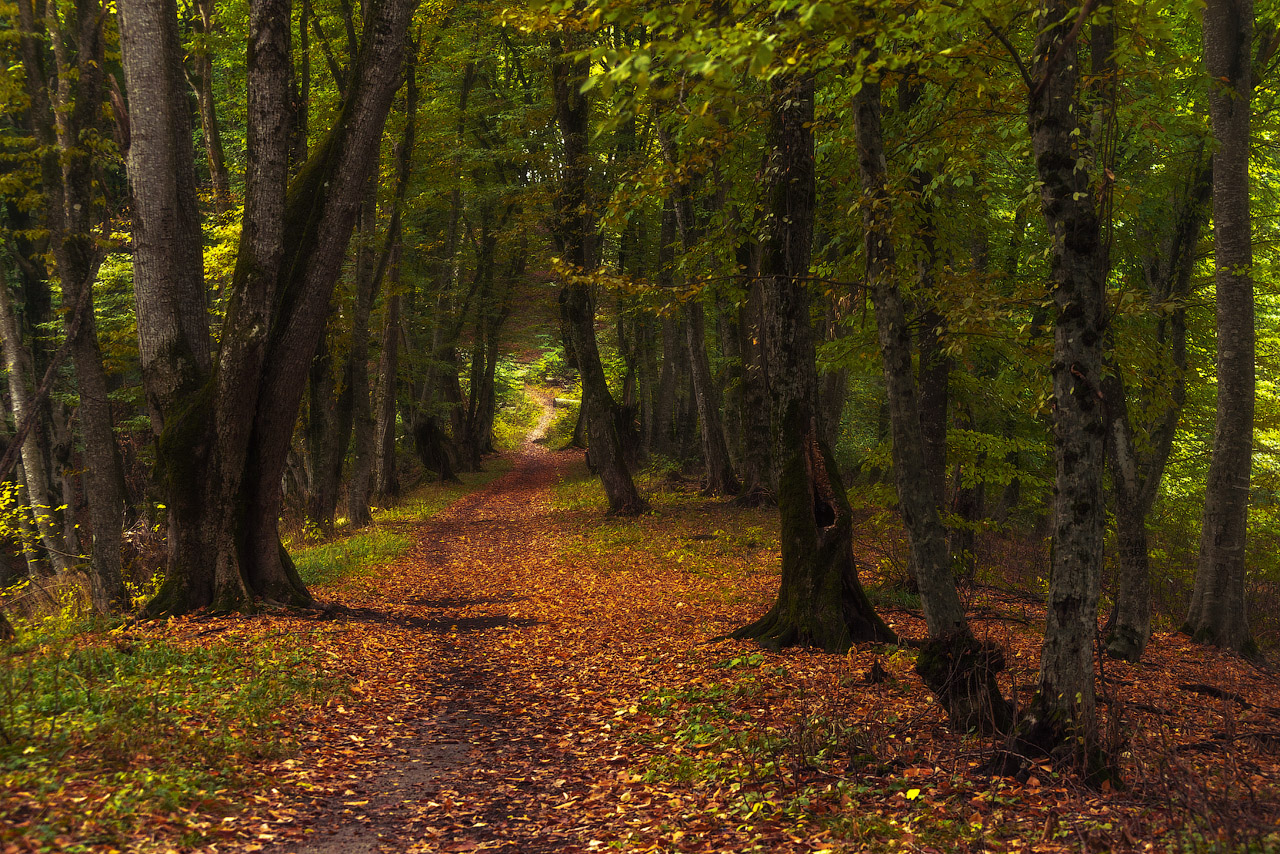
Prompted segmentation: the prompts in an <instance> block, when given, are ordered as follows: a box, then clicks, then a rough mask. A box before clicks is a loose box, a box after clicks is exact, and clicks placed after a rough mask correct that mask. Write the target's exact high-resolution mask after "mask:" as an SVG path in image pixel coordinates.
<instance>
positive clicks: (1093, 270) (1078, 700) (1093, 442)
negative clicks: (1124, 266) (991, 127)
mask: <svg viewBox="0 0 1280 854" xmlns="http://www.w3.org/2000/svg"><path fill="white" fill-rule="evenodd" d="M1040 11H1041V17H1040V21H1041V22H1043V29H1042V30H1041V31H1040V32H1039V34H1038V35H1037V37H1036V44H1035V51H1034V56H1035V64H1034V67H1033V74H1032V79H1033V80H1034V81H1036V82H1035V85H1034V87H1033V89H1032V91H1031V93H1030V97H1029V99H1028V105H1027V119H1028V125H1029V129H1030V133H1031V143H1032V150H1033V153H1034V156H1035V162H1036V170H1037V173H1038V175H1039V177H1040V181H1041V183H1042V186H1041V191H1040V198H1041V207H1042V211H1043V215H1044V220H1045V227H1046V230H1047V231H1048V233H1049V235H1050V238H1051V240H1052V251H1051V257H1050V270H1051V278H1050V284H1051V288H1052V296H1053V301H1054V306H1055V309H1056V313H1055V316H1054V343H1053V362H1052V364H1051V366H1050V372H1051V374H1052V377H1053V402H1054V410H1053V426H1054V431H1053V432H1054V461H1055V465H1056V474H1055V480H1054V487H1055V488H1054V499H1053V551H1052V557H1051V569H1050V573H1051V575H1050V580H1049V601H1048V615H1047V621H1046V626H1045V640H1044V646H1043V649H1042V652H1041V659H1040V680H1039V686H1038V689H1037V693H1036V695H1035V698H1034V699H1033V701H1032V704H1031V707H1030V709H1029V710H1028V712H1027V714H1026V715H1025V716H1024V718H1023V720H1022V722H1021V724H1020V727H1019V734H1018V742H1019V743H1020V744H1021V745H1022V747H1023V748H1024V749H1023V752H1024V753H1025V752H1026V750H1033V751H1035V750H1039V751H1048V752H1055V753H1058V752H1060V753H1063V754H1066V755H1067V756H1069V757H1071V758H1073V759H1074V760H1075V761H1076V762H1077V763H1078V764H1080V765H1081V766H1083V767H1085V768H1087V769H1088V770H1089V771H1090V772H1093V771H1097V770H1098V769H1097V767H1096V765H1095V764H1094V763H1095V762H1096V761H1097V758H1098V757H1097V753H1096V745H1097V715H1096V708H1095V700H1094V673H1093V653H1094V645H1095V641H1096V639H1097V635H1098V583H1099V577H1100V574H1101V569H1102V554H1103V531H1104V523H1105V519H1106V512H1105V504H1104V500H1103V495H1102V469H1103V465H1104V463H1105V459H1104V456H1103V441H1102V440H1103V432H1104V426H1103V418H1102V400H1101V398H1102V393H1101V388H1102V380H1103V371H1102V341H1103V333H1104V329H1105V325H1106V319H1105V314H1104V308H1105V304H1104V283H1105V279H1106V269H1105V268H1106V255H1105V246H1104V244H1103V242H1102V233H1101V227H1100V224H1099V220H1098V215H1097V212H1096V211H1095V209H1094V201H1093V199H1094V189H1093V187H1092V186H1091V185H1090V181H1089V170H1088V169H1087V168H1082V166H1081V164H1080V162H1079V161H1080V158H1079V153H1078V151H1077V148H1078V145H1077V137H1078V136H1079V135H1080V134H1081V133H1082V132H1084V131H1085V128H1083V127H1082V126H1081V125H1080V123H1079V121H1078V116H1077V114H1076V105H1077V103H1078V98H1077V96H1078V81H1079V76H1080V71H1079V65H1078V62H1079V59H1078V50H1077V43H1076V40H1075V35H1076V31H1075V30H1073V29H1072V23H1073V21H1074V20H1075V18H1076V11H1077V10H1076V9H1075V7H1073V6H1072V5H1071V4H1070V3H1069V2H1066V0H1042V2H1041V4H1040Z"/></svg>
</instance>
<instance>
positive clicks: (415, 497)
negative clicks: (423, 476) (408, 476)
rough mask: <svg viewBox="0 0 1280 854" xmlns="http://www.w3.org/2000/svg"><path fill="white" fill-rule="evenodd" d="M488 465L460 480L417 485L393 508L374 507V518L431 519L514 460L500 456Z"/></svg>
mask: <svg viewBox="0 0 1280 854" xmlns="http://www.w3.org/2000/svg"><path fill="white" fill-rule="evenodd" d="M485 466H487V468H486V469H485V471H475V472H463V473H461V474H459V475H458V479H459V480H460V481H461V483H440V482H439V481H433V482H431V483H424V484H421V485H419V486H416V487H414V488H413V489H412V490H410V491H409V492H407V493H406V494H405V495H404V496H402V497H401V499H400V501H398V502H397V503H396V504H394V505H392V506H391V507H377V508H374V510H373V521H374V522H375V523H378V524H387V525H395V524H401V523H412V522H421V521H423V520H425V519H430V518H431V517H432V516H434V515H436V514H437V513H439V512H440V511H441V510H443V509H444V508H446V507H448V506H449V505H450V504H452V503H453V502H455V501H457V500H458V499H459V498H461V497H463V496H464V495H467V494H468V493H471V492H475V491H476V490H477V489H480V488H481V487H484V486H487V485H488V484H490V483H492V482H493V481H495V480H497V479H498V478H500V477H502V476H503V475H504V474H506V473H507V472H509V471H511V461H510V460H508V459H505V458H501V457H499V458H497V459H491V460H486V461H485Z"/></svg>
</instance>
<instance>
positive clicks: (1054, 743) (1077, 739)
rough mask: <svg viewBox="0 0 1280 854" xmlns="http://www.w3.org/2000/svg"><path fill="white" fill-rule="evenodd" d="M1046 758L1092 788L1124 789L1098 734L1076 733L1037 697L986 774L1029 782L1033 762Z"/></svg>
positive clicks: (1038, 695)
mask: <svg viewBox="0 0 1280 854" xmlns="http://www.w3.org/2000/svg"><path fill="white" fill-rule="evenodd" d="M1045 759H1047V760H1049V761H1050V762H1051V763H1052V764H1053V765H1054V767H1057V768H1074V769H1075V770H1076V771H1077V772H1078V773H1079V774H1080V776H1081V778H1082V779H1083V780H1084V782H1085V784H1086V785H1088V786H1090V787H1092V788H1095V789H1101V788H1102V787H1103V786H1104V784H1105V785H1108V786H1110V787H1111V788H1113V789H1121V788H1124V781H1123V780H1122V779H1121V777H1120V772H1119V770H1118V769H1117V768H1116V767H1115V765H1114V764H1113V763H1112V762H1111V761H1110V758H1109V757H1108V756H1107V755H1106V753H1105V752H1104V751H1103V750H1102V749H1101V747H1099V745H1098V737H1097V733H1095V732H1078V731H1076V728H1075V727H1073V726H1072V725H1071V723H1070V722H1069V721H1068V720H1067V719H1066V715H1065V714H1064V713H1063V712H1062V710H1061V709H1056V708H1052V707H1049V706H1048V705H1047V704H1046V703H1045V702H1044V700H1043V698H1042V696H1041V695H1040V694H1037V695H1036V696H1035V697H1034V698H1033V699H1032V701H1031V705H1030V706H1029V707H1028V708H1027V709H1026V710H1025V711H1024V712H1023V715H1022V717H1021V719H1019V720H1018V722H1017V723H1016V725H1015V726H1014V729H1013V732H1012V733H1010V735H1009V740H1008V743H1007V744H1006V746H1005V748H1004V749H1003V750H1001V751H1000V752H998V753H997V754H996V755H995V756H993V757H992V758H991V760H990V761H989V762H988V763H987V764H986V766H985V767H984V768H983V771H984V772H985V773H987V774H997V775H1001V776H1006V777H1016V778H1018V779H1026V777H1027V775H1028V774H1029V773H1030V770H1031V763H1033V762H1036V761H1041V760H1045Z"/></svg>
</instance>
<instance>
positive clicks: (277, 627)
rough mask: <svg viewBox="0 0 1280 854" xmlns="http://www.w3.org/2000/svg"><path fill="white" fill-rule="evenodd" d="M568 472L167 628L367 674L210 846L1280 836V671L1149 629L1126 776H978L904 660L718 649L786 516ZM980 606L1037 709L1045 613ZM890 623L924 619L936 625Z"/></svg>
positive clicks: (699, 846)
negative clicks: (622, 495) (279, 603)
mask: <svg viewBox="0 0 1280 854" xmlns="http://www.w3.org/2000/svg"><path fill="white" fill-rule="evenodd" d="M576 465H577V464H576V462H574V463H571V461H570V458H569V457H567V456H564V455H561V456H553V455H549V454H546V453H543V452H539V453H534V454H531V455H529V456H526V457H524V458H523V459H522V460H521V461H520V462H519V464H518V465H517V467H516V469H515V470H513V471H512V472H511V473H510V474H509V475H507V476H506V477H505V478H504V479H503V480H502V481H500V482H498V483H495V484H493V485H491V486H490V487H489V488H487V489H486V490H485V491H483V492H480V493H476V494H472V495H469V496H466V497H464V498H461V499H460V500H459V501H458V502H457V503H456V504H454V505H453V506H452V507H450V508H449V509H448V510H447V511H445V512H444V513H443V514H442V515H440V516H439V517H437V518H434V519H432V520H430V521H427V522H422V523H416V524H415V523H413V522H412V521H411V520H410V521H403V522H401V524H403V525H405V526H408V527H409V529H411V530H413V531H414V532H415V536H416V545H414V546H413V547H411V548H410V550H409V551H408V552H407V553H406V554H405V555H404V556H403V557H402V558H400V559H399V560H398V561H397V562H396V563H394V564H392V565H391V566H388V567H385V568H383V569H382V570H380V571H378V572H376V573H372V574H369V575H364V576H361V577H359V578H357V579H354V580H353V581H351V582H350V583H348V584H346V585H344V586H340V587H337V588H328V589H324V590H321V591H319V592H320V593H321V595H322V596H324V595H329V596H333V597H336V599H337V601H338V602H339V603H340V604H341V606H342V607H341V609H337V610H335V611H334V612H333V614H332V615H329V616H325V617H317V616H308V617H304V616H297V615H292V616H274V617H271V618H269V619H262V618H238V619H226V620H215V621H204V622H203V623H197V622H184V621H176V622H175V623H173V624H171V625H170V626H169V627H168V628H166V629H163V631H164V632H166V633H168V634H169V635H170V636H173V637H177V638H182V637H184V636H186V637H190V638H191V639H192V642H199V641H198V638H197V634H198V633H199V632H201V631H205V630H207V629H209V628H211V627H219V628H225V631H224V632H223V634H224V635H228V636H230V637H232V638H239V639H241V641H242V642H245V643H248V642H250V641H251V639H252V638H255V637H261V636H265V635H271V634H273V633H275V634H277V635H279V634H284V635H287V636H289V637H290V638H294V639H296V640H297V642H298V643H305V644H308V645H313V646H314V647H315V648H316V649H317V650H318V652H319V656H320V657H321V658H322V659H323V660H325V661H327V662H329V666H330V668H331V670H332V671H333V674H334V675H335V676H339V677H340V678H341V679H342V680H343V682H344V683H345V685H346V686H347V687H346V688H344V689H343V690H341V691H339V692H337V693H335V694H334V695H332V696H331V697H329V698H328V699H327V702H325V703H323V704H322V705H320V706H319V707H318V708H316V709H314V710H309V711H307V712H306V714H305V716H303V717H300V718H298V719H297V720H292V721H289V725H290V726H291V727H292V728H293V732H294V736H295V738H296V739H297V740H298V741H299V742H300V743H301V745H302V746H301V748H300V749H299V751H298V752H297V753H296V754H295V755H293V756H290V757H288V758H286V759H282V760H274V761H272V760H263V761H261V762H258V763H257V764H256V765H254V767H252V768H248V769H246V771H247V772H249V773H253V774H256V775H259V776H260V777H261V778H262V779H266V780H270V781H271V785H270V787H269V788H264V789H262V790H261V791H259V792H255V793H252V794H250V795H248V796H240V797H241V800H240V801H239V803H238V804H237V803H236V801H235V800H234V799H235V798H236V797H237V796H236V795H235V794H233V793H227V794H226V795H224V797H223V799H222V804H221V805H220V806H219V805H207V806H206V808H205V809H206V812H205V815H206V816H208V818H206V819H203V821H204V822H205V824H206V827H205V828H204V829H203V830H202V832H203V834H204V838H205V840H206V843H205V844H206V845H207V846H209V848H208V850H211V851H212V850H213V849H214V847H216V850H217V851H219V852H225V851H228V850H234V849H236V848H238V849H240V850H246V851H248V850H264V849H265V850H269V851H273V852H289V851H307V850H309V849H310V848H311V846H312V845H313V844H314V841H315V840H320V839H324V840H340V841H341V845H344V846H347V847H351V848H354V847H356V846H357V844H360V845H365V846H366V847H367V848H375V849H381V850H384V851H388V852H390V851H396V852H400V851H404V852H426V851H481V850H484V851H507V852H517V851H518V852H548V854H550V852H577V851H600V850H611V849H621V850H626V851H664V852H670V851H686V852H694V851H696V852H718V851H723V852H740V851H751V850H760V851H796V852H801V851H806V852H808V851H813V852H834V851H842V850H863V849H868V848H872V849H889V848H901V849H904V850H920V851H946V852H948V854H962V852H966V851H979V850H1008V851H1015V850H1026V851H1032V850H1034V851H1074V850H1080V849H1081V848H1082V847H1084V846H1090V847H1094V848H1103V847H1105V848H1109V849H1112V850H1123V849H1141V848H1144V847H1145V846H1147V845H1148V844H1154V845H1156V846H1157V847H1164V846H1165V845H1166V844H1167V843H1168V844H1173V843H1176V842H1178V841H1179V840H1181V839H1183V838H1186V837H1185V833H1186V827H1185V826H1186V824H1187V823H1188V822H1190V823H1191V830H1192V831H1193V832H1197V833H1200V834H1201V836H1202V837H1208V836H1209V835H1210V834H1212V833H1213V832H1216V831H1217V830H1218V829H1221V828H1222V827H1223V826H1225V825H1224V822H1234V823H1235V824H1234V825H1233V826H1234V827H1237V828H1242V829H1243V828H1247V829H1248V832H1251V833H1255V834H1259V837H1258V838H1261V837H1262V835H1265V833H1267V832H1274V831H1275V824H1274V823H1275V819H1276V816H1277V815H1280V810H1278V809H1277V807H1276V803H1275V792H1276V790H1277V782H1278V781H1280V761H1278V760H1280V757H1278V756H1277V752H1278V751H1277V750H1275V749H1274V748H1272V747H1268V746H1267V744H1266V743H1265V739H1262V738H1261V736H1258V737H1253V736H1250V737H1245V736H1247V735H1249V734H1250V733H1265V732H1267V731H1269V730H1273V729H1277V728H1280V727H1277V726H1276V725H1275V723H1274V721H1273V720H1272V716H1271V714H1270V713H1269V712H1268V711H1267V710H1268V709H1272V708H1276V707H1280V693H1278V692H1277V690H1276V686H1275V684H1274V681H1273V680H1272V679H1271V678H1270V676H1268V675H1265V674H1257V673H1256V672H1255V671H1253V670H1252V669H1251V668H1250V667H1249V666H1248V665H1242V664H1241V663H1240V662H1238V661H1237V660H1235V659H1232V658H1229V657H1226V656H1222V655H1220V654H1218V653H1216V652H1214V651H1212V650H1204V649H1202V648H1200V647H1194V648H1193V647H1191V646H1190V645H1189V644H1188V643H1186V642H1185V641H1184V640H1183V639H1181V638H1180V637H1179V636H1176V635H1160V636H1157V637H1156V638H1155V639H1154V640H1153V642H1152V645H1151V648H1150V651H1149V653H1148V659H1147V660H1146V661H1145V662H1144V663H1143V664H1140V665H1134V666H1130V665H1115V664H1109V665H1108V671H1107V672H1108V676H1109V678H1110V681H1108V682H1107V683H1105V684H1104V686H1103V687H1104V688H1105V691H1104V693H1103V697H1104V701H1105V705H1104V710H1105V712H1106V715H1108V716H1110V717H1109V718H1108V720H1109V721H1110V722H1111V723H1113V724H1114V726H1115V731H1116V732H1117V733H1118V734H1119V735H1118V736H1117V740H1116V742H1115V744H1114V745H1113V746H1112V749H1114V750H1115V751H1116V754H1117V755H1118V756H1120V757H1121V760H1122V762H1123V765H1124V768H1123V770H1124V773H1125V777H1126V779H1128V780H1130V781H1132V788H1131V789H1129V790H1128V791H1125V792H1112V793H1098V792H1093V791H1090V790H1087V789H1083V788H1081V787H1080V786H1079V785H1078V784H1077V783H1076V782H1075V781H1074V779H1073V778H1072V777H1071V776H1070V775H1069V774H1064V773H1062V772H1060V771H1058V770H1056V769H1053V768H1051V767H1049V766H1047V765H1042V766H1037V767H1035V768H1034V769H1033V770H1032V771H1031V772H1030V773H1029V774H1028V775H1027V776H1026V777H1025V778H1024V779H1021V780H1015V779H1006V778H994V779H993V778H988V777H984V776H982V775H981V774H980V773H979V771H980V768H981V766H982V764H983V762H984V761H985V759H986V758H987V757H988V756H989V755H990V752H991V749H992V745H991V744H990V743H989V742H988V741H985V740H983V739H979V738H976V737H967V736H957V735H956V734H954V733H951V732H950V731H948V730H947V728H946V726H945V722H944V720H943V717H942V715H941V713H940V712H939V710H938V708H937V706H936V704H935V703H934V702H933V701H932V699H931V697H930V696H929V694H928V692H927V691H926V690H925V689H924V687H923V686H922V685H921V684H920V683H919V680H918V679H917V678H916V676H915V674H914V671H913V667H914V655H913V653H912V652H911V651H910V650H908V649H897V650H894V649H882V648H876V647H864V648H859V649H855V650H852V651H851V652H850V653H849V654H848V655H847V656H829V655H822V654H818V653H814V652H810V651H805V650H790V651H787V652H785V653H783V654H772V653H767V652H764V651H762V650H760V649H758V648H757V647H755V646H752V645H749V644H743V643H739V642H735V641H718V642H714V643H712V642H708V638H711V637H715V636H719V635H722V634H724V633H725V632H726V631H728V630H729V629H732V628H733V627H735V626H737V625H741V624H742V623H745V622H747V621H748V620H749V619H751V618H753V617H755V616H758V614H759V613H760V612H761V611H762V609H764V608H765V607H767V606H768V604H769V603H770V602H771V600H772V597H773V595H774V592H775V590H776V585H777V565H778V560H777V552H776V543H775V539H776V536H775V535H773V534H771V533H770V531H772V530H773V522H772V521H771V517H770V514H768V513H767V512H765V511H756V510H742V509H736V508H732V507H728V506H725V505H723V504H717V503H713V502H709V501H706V500H705V499H702V498H700V497H698V496H696V495H694V494H693V493H692V491H689V492H682V493H676V494H674V495H671V496H667V497H664V498H663V499H662V500H660V501H658V502H657V506H658V510H657V512H655V513H654V514H651V515H649V516H645V517H641V518H640V519H635V520H602V518H601V516H600V511H599V507H600V506H601V505H600V503H599V502H597V501H595V500H590V501H586V502H583V501H580V500H577V499H575V500H574V501H568V502H566V501H562V500H552V494H551V487H552V484H553V482H554V481H555V479H556V478H557V477H563V476H566V473H568V472H570V471H572V470H573V468H571V466H573V467H576ZM589 491H590V490H589V488H588V487H583V486H574V487H573V488H572V490H570V493H569V494H570V495H575V496H577V495H584V494H588V493H589ZM978 600H979V601H977V602H975V608H981V609H982V611H983V613H987V614H991V615H995V616H994V617H993V618H992V619H989V620H986V621H985V622H984V623H983V626H984V627H985V630H986V632H987V636H988V637H989V638H990V639H992V640H995V641H997V642H999V643H1001V644H1002V645H1004V646H1005V647H1006V649H1008V650H1010V652H1011V654H1010V655H1009V656H1008V660H1009V661H1011V662H1012V666H1011V668H1010V671H1009V672H1008V673H1007V674H1004V675H1005V677H1006V682H1005V683H1004V685H1003V687H1004V690H1005V691H1006V693H1009V692H1012V691H1013V690H1014V688H1015V686H1016V687H1017V690H1018V692H1019V695H1020V696H1021V697H1022V699H1023V700H1025V699H1026V697H1027V694H1026V691H1027V689H1028V686H1031V685H1033V684H1034V681H1035V672H1036V666H1037V659H1038V647H1039V641H1040V636H1039V634H1038V625H1037V624H1038V620H1037V619H1036V618H1035V616H1034V614H1035V611H1034V605H1029V604H1028V603H1027V602H1026V601H1024V600H1023V599H1021V598H1019V597H1016V596H1011V595H1005V594H997V593H993V592H989V591H983V592H981V593H980V594H979V596H978ZM886 613H887V615H888V616H889V617H890V618H891V619H892V620H893V622H894V624H895V626H896V628H897V629H898V631H900V632H902V633H904V634H905V635H906V636H909V637H911V636H915V637H920V636H922V635H923V626H922V621H921V620H920V618H919V616H918V615H917V614H915V613H912V612H910V611H908V610H904V609H901V608H889V609H886ZM1001 614H1011V615H1018V614H1021V615H1022V617H1020V618H1019V619H1016V620H1003V619H996V618H995V617H998V616H999V615H1001ZM211 624H212V625H211ZM1179 684H1182V685H1191V684H1194V685H1211V686H1216V687H1217V688H1219V689H1220V690H1221V691H1222V692H1223V693H1222V694H1221V695H1220V696H1216V697H1215V696H1211V695H1207V694H1205V693H1193V692H1189V691H1186V690H1179V689H1178V685H1179ZM1240 700H1243V701H1244V703H1245V704H1242V703H1241V702H1239V701H1240ZM1246 704H1247V705H1246ZM285 720H288V716H287V714H286V715H285ZM1215 733H1216V734H1217V735H1218V736H1222V737H1221V738H1216V737H1215ZM1122 738H1123V739H1127V740H1120V739H1122ZM1201 742H1204V743H1207V744H1210V745H1211V747H1206V748H1203V749H1197V750H1196V751H1194V752H1192V753H1188V754H1187V755H1186V756H1184V755H1182V754H1181V753H1180V752H1179V750H1178V749H1177V748H1178V747H1179V746H1183V745H1193V744H1197V743H1201ZM218 809H233V810H235V812H234V813H233V814H232V815H228V816H225V817H223V816H220V815H218V814H217V811H218ZM1268 822H1270V825H1269V826H1270V830H1268V829H1267V828H1268ZM153 831H155V832H154V833H153V834H152V838H153V839H154V840H155V843H154V844H155V845H163V844H165V843H164V840H165V838H166V837H165V836H164V834H163V832H161V831H159V830H156V829H155V828H153ZM1180 834H1183V835H1180ZM167 838H168V839H170V840H172V838H174V837H173V836H172V835H171V836H169V837H167ZM149 844H150V843H149ZM332 844H333V845H336V844H338V843H337V842H333V843H332ZM19 850H21V849H19ZM318 850H341V849H340V848H333V847H330V848H328V849H318ZM5 854H8V852H7V850H5Z"/></svg>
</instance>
